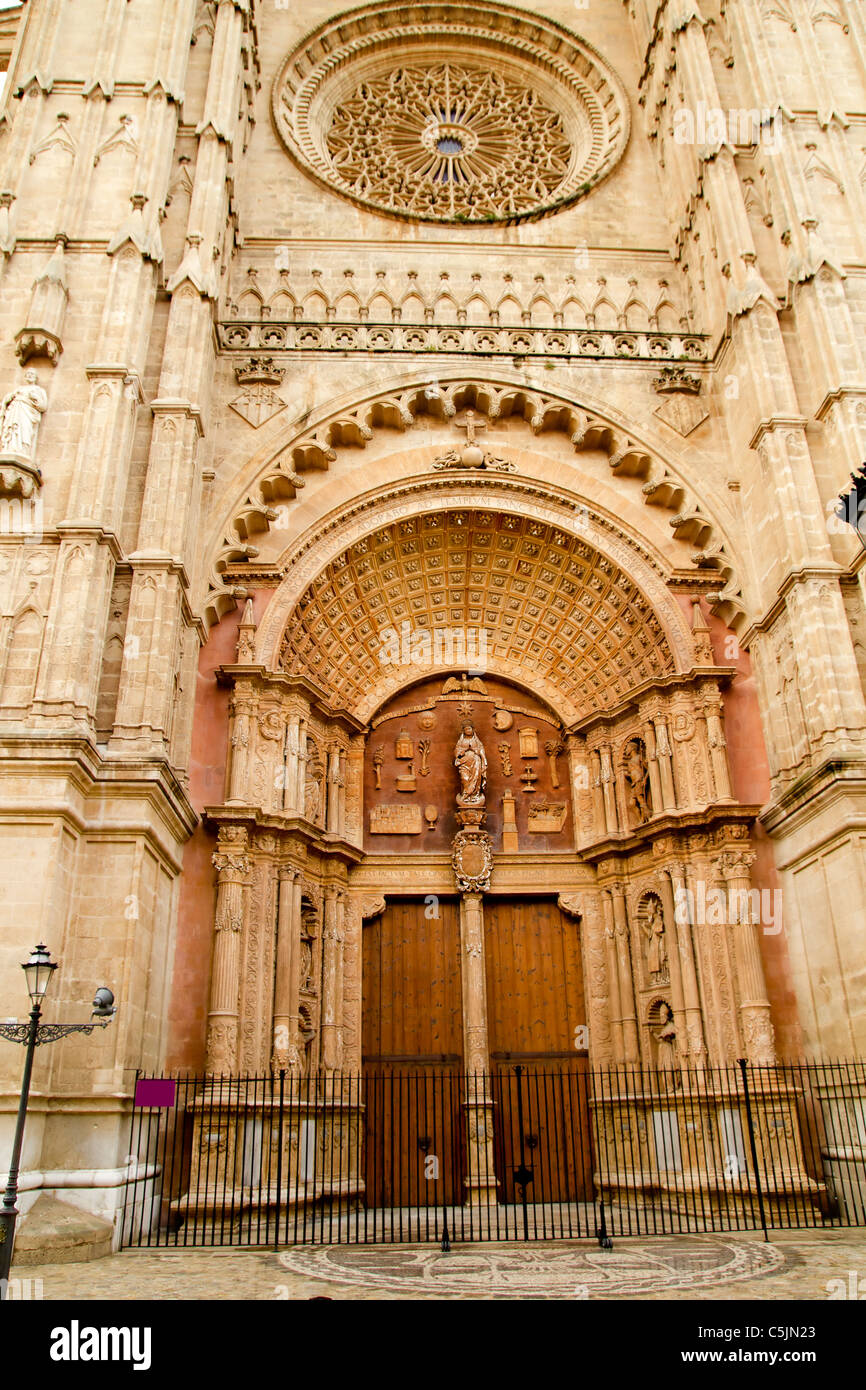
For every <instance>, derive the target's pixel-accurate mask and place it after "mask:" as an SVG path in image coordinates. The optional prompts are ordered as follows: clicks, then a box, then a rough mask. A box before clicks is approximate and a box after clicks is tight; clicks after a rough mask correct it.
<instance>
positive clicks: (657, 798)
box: [641, 719, 663, 816]
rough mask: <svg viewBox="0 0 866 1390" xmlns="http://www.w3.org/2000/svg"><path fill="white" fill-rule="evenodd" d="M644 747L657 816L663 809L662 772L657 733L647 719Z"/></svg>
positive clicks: (651, 793) (653, 804)
mask: <svg viewBox="0 0 866 1390" xmlns="http://www.w3.org/2000/svg"><path fill="white" fill-rule="evenodd" d="M641 732H642V734H643V741H644V746H645V748H646V757H647V768H648V770H649V780H650V800H651V802H652V809H653V815H654V816H657V815H658V814H659V812H660V811H661V809H662V806H663V801H662V785H661V770H660V768H659V762H658V751H657V749H656V731H655V726H654V724H653V722H652V720H651V719H647V721H646V723H645V724H644V726H643V729H642V731H641Z"/></svg>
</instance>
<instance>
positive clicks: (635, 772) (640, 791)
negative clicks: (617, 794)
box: [622, 738, 652, 825]
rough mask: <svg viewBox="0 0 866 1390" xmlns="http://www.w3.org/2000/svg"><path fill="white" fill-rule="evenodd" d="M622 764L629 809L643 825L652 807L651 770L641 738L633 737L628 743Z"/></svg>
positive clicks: (636, 821)
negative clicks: (648, 766)
mask: <svg viewBox="0 0 866 1390" xmlns="http://www.w3.org/2000/svg"><path fill="white" fill-rule="evenodd" d="M622 765H623V770H624V772H625V782H626V792H627V795H628V803H629V810H630V811H631V813H632V815H633V816H634V818H635V823H636V824H637V825H643V823H644V821H647V820H649V818H650V816H651V815H652V808H651V806H650V788H649V772H648V770H647V765H646V756H645V754H644V750H643V745H642V744H641V742H640V740H639V739H636V738H633V739H632V740H631V742H630V743H627V744H626V746H625V750H624V752H623V760H622Z"/></svg>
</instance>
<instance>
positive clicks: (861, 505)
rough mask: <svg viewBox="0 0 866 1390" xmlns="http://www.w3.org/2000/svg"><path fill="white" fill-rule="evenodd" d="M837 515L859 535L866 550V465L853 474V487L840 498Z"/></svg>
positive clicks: (863, 464) (862, 465)
mask: <svg viewBox="0 0 866 1390" xmlns="http://www.w3.org/2000/svg"><path fill="white" fill-rule="evenodd" d="M835 515H836V516H837V517H838V518H839V520H840V521H844V522H846V523H847V524H848V525H849V526H850V527H851V529H852V530H853V531H855V532H856V533H857V535H858V537H859V539H860V544H861V545H862V547H863V549H864V550H866V463H861V465H860V467H859V469H858V471H857V472H856V473H852V474H851V486H850V487H849V488H848V490H847V492H843V493H842V496H841V497H840V498H839V504H838V506H837V507H836V511H835Z"/></svg>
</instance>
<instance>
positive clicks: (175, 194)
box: [0, 0, 866, 1214]
mask: <svg viewBox="0 0 866 1390" xmlns="http://www.w3.org/2000/svg"><path fill="white" fill-rule="evenodd" d="M4 45H5V52H6V57H7V66H8V72H7V78H6V85H5V92H4V102H5V105H4V107H3V113H2V116H0V165H2V175H0V251H2V266H0V273H2V277H3V279H2V283H3V294H2V297H0V321H2V340H0V394H2V397H3V400H2V418H0V510H2V517H3V524H2V528H0V597H2V612H0V634H2V639H0V748H2V762H0V835H2V839H0V844H2V856H3V857H2V862H3V869H4V893H3V901H2V906H0V913H2V918H3V924H2V930H0V991H2V998H3V1011H4V1013H13V1014H14V1013H15V1012H16V1010H18V1011H19V1012H21V1013H22V1016H23V1003H22V996H23V983H22V978H21V973H20V970H19V965H20V962H21V961H22V960H24V959H25V958H26V956H27V954H28V952H29V951H30V949H31V948H32V947H33V945H35V943H36V942H37V941H44V942H45V943H47V945H48V946H49V947H50V949H52V950H53V952H54V953H55V955H56V956H57V958H58V959H59V961H60V963H61V969H60V971H58V977H57V981H56V984H55V985H54V986H53V989H52V994H51V995H50V996H49V999H48V1001H47V1009H48V1010H50V1012H49V1013H48V1015H47V1016H48V1017H49V1018H53V1017H56V1018H58V1019H62V1018H66V1017H70V1018H72V1017H78V1016H81V1017H82V1018H84V1017H86V1016H87V1014H88V1013H89V1006H90V1000H91V998H92V991H93V988H94V987H95V986H97V985H100V984H107V985H109V986H110V987H111V988H112V989H113V990H114V991H115V993H116V996H117V1004H118V1011H117V1016H116V1020H115V1021H114V1022H113V1023H112V1025H111V1027H110V1028H108V1029H106V1030H105V1031H104V1032H102V1033H99V1034H98V1035H94V1036H93V1037H85V1038H70V1039H68V1040H66V1041H64V1042H63V1043H61V1044H59V1045H58V1046H56V1047H53V1048H50V1049H45V1052H46V1053H48V1054H49V1055H47V1056H40V1058H39V1062H38V1065H37V1071H36V1074H35V1079H34V1096H33V1100H32V1102H31V1109H30V1119H29V1122H28V1131H27V1143H26V1148H25V1160H24V1168H25V1170H32V1171H41V1172H49V1171H50V1172H52V1173H54V1174H58V1173H60V1174H61V1175H62V1174H64V1173H65V1174H66V1175H67V1177H69V1175H74V1174H76V1173H79V1174H81V1173H84V1172H87V1173H90V1174H91V1175H94V1174H95V1176H92V1177H91V1180H90V1182H89V1185H87V1183H85V1184H84V1185H83V1186H82V1187H80V1188H76V1193H77V1196H76V1200H77V1201H78V1202H79V1205H82V1206H89V1207H90V1209H91V1210H93V1211H94V1212H102V1213H103V1214H104V1213H107V1212H110V1210H111V1209H112V1202H113V1201H114V1200H115V1196H116V1191H117V1185H118V1181H117V1179H116V1178H113V1177H112V1176H111V1175H112V1174H116V1173H118V1172H121V1171H122V1167H123V1163H124V1160H125V1156H126V1152H127V1145H128V1134H129V1113H130V1105H131V1096H132V1092H133V1088H134V1082H135V1077H136V1073H137V1071H143V1072H147V1073H149V1074H168V1073H170V1072H175V1071H178V1070H182V1071H189V1072H195V1073H201V1074H203V1075H208V1074H210V1075H223V1076H225V1075H228V1076H240V1075H245V1074H253V1075H258V1076H261V1075H265V1074H272V1073H273V1072H275V1071H280V1072H286V1073H288V1074H292V1075H302V1076H307V1077H309V1076H313V1075H316V1074H324V1075H328V1074H331V1075H337V1074H340V1075H345V1074H358V1073H360V1072H362V1070H363V1068H364V1067H365V1066H369V1065H372V1064H374V1063H381V1064H388V1065H391V1066H398V1065H403V1064H406V1065H413V1066H415V1067H425V1066H429V1067H435V1066H437V1065H451V1066H456V1067H458V1068H461V1067H462V1068H465V1069H467V1070H470V1071H473V1072H477V1073H481V1074H486V1073H487V1072H489V1071H490V1070H491V1069H492V1068H493V1067H494V1066H495V1065H496V1064H497V1063H498V1062H500V1061H502V1060H503V1059H507V1058H511V1059H514V1058H521V1057H522V1058H527V1059H535V1060H539V1059H541V1060H544V1059H551V1058H565V1057H574V1056H575V1055H580V1056H583V1057H586V1058H587V1059H588V1062H589V1064H591V1065H593V1066H597V1067H611V1068H615V1067H616V1066H618V1065H620V1064H628V1065H630V1066H633V1067H644V1068H648V1069H670V1068H676V1067H678V1066H682V1065H688V1066H690V1067H698V1068H700V1067H703V1066H709V1065H713V1066H718V1065H723V1064H727V1063H731V1062H733V1061H735V1060H736V1059H738V1058H741V1057H742V1058H746V1059H748V1060H749V1061H751V1062H752V1063H755V1064H757V1065H764V1064H772V1063H773V1062H774V1061H776V1060H777V1059H782V1060H784V1059H797V1058H805V1059H821V1058H826V1057H834V1056H846V1057H857V1056H862V1055H863V1050H864V1046H866V952H864V944H863V922H864V903H866V569H864V549H863V547H862V546H861V544H860V543H859V540H858V537H857V534H856V531H855V530H854V529H853V527H852V526H851V525H848V524H846V521H845V520H844V519H840V518H839V517H838V516H837V514H836V511H837V506H838V498H839V496H840V494H842V493H843V492H844V491H845V489H846V487H847V485H848V480H849V476H850V474H851V473H852V472H854V471H856V470H858V469H859V468H860V466H861V463H862V460H863V459H864V458H866V341H864V323H866V13H864V10H863V6H862V5H861V4H860V3H859V0H820V3H819V0H588V3H580V0H574V2H572V0H546V3H544V4H543V5H539V4H538V3H537V0H532V3H522V2H521V0H511V2H510V3H507V4H505V3H502V4H500V3H499V2H498V0H477V3H462V0H453V3H444V0H443V3H424V4H421V3H415V0H377V2H374V3H369V4H366V5H363V6H361V7H359V8H353V9H349V10H344V9H343V8H342V6H340V5H336V4H334V3H332V2H331V0H297V2H296V3H293V4H291V5H290V4H288V3H281V2H280V0H75V3H72V0H28V3H26V4H25V5H24V6H23V7H22V8H21V10H20V11H16V12H13V13H12V14H11V15H10V16H8V17H7V18H5V19H4V20H3V24H2V29H0V48H2V47H3V46H4ZM19 1063H20V1056H19V1055H17V1054H16V1050H15V1049H13V1048H5V1049H4V1050H3V1052H2V1054H0V1123H2V1130H0V1133H2V1137H3V1142H4V1144H8V1141H9V1138H10V1136H11V1129H12V1123H13V1120H14V1114H15V1108H16V1105H17V1088H18V1079H19V1078H18V1067H19ZM100 1174H102V1175H103V1176H102V1178H100V1176H99V1175H100ZM59 1190H60V1189H58V1191H59ZM82 1194H83V1195H82ZM113 1194H114V1195H113ZM61 1195H62V1194H61Z"/></svg>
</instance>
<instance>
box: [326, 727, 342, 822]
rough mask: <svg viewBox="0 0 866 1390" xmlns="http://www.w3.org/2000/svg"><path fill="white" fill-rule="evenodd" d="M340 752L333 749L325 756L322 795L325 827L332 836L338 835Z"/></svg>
mask: <svg viewBox="0 0 866 1390" xmlns="http://www.w3.org/2000/svg"><path fill="white" fill-rule="evenodd" d="M339 783H340V750H339V748H336V747H333V748H331V749H330V750H329V752H328V755H327V775H326V777H325V785H324V786H323V788H322V795H323V796H326V797H327V806H326V820H325V825H326V827H327V829H328V831H329V832H330V833H331V834H332V835H338V834H339V833H340V786H339Z"/></svg>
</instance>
